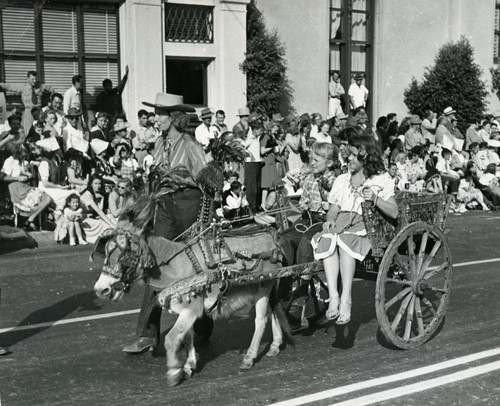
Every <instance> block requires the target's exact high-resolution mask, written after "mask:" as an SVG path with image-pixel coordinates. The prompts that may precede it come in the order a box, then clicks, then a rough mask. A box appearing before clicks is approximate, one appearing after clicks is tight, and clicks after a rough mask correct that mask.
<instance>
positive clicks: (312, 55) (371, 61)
mask: <svg viewBox="0 0 500 406" xmlns="http://www.w3.org/2000/svg"><path fill="white" fill-rule="evenodd" d="M257 6H258V7H259V9H260V10H261V11H262V13H263V15H264V16H265V18H266V22H267V25H268V27H269V28H271V29H276V30H277V31H278V33H279V34H280V37H281V40H282V41H283V43H284V45H285V46H286V49H287V60H288V67H289V77H290V79H291V81H292V82H293V83H292V86H293V88H294V91H295V93H294V96H295V107H296V109H297V111H299V112H303V111H308V112H313V111H318V112H320V113H322V114H326V113H327V111H328V81H329V75H330V74H331V73H332V72H333V71H339V72H340V73H341V83H342V84H343V86H344V88H345V89H346V91H347V89H348V87H349V85H350V84H351V83H352V81H353V80H352V79H353V77H354V75H355V74H357V73H363V74H365V83H364V84H365V85H366V86H367V88H368V89H369V90H370V97H369V102H368V109H369V112H370V116H371V117H372V121H375V120H376V117H379V116H381V115H386V114H388V113H390V112H395V113H397V114H398V115H399V117H402V116H405V115H407V114H408V111H407V108H406V106H405V104H404V98H403V92H404V89H405V88H406V87H407V86H408V85H409V83H410V81H411V79H412V77H415V78H417V79H418V80H420V79H421V78H422V75H423V73H424V68H425V67H426V66H430V65H432V64H433V61H434V57H435V55H436V53H437V51H438V50H439V48H440V47H441V46H442V45H443V44H445V43H447V42H449V41H457V40H459V39H460V37H461V36H462V35H464V36H465V37H466V38H468V39H469V40H470V42H471V44H472V46H473V48H474V51H475V61H476V63H478V64H479V65H480V66H481V68H482V69H483V80H484V81H485V82H486V86H487V89H488V90H489V91H491V75H490V72H489V69H490V68H491V67H494V66H495V64H496V63H498V56H499V52H498V47H499V41H498V38H499V35H500V18H499V1H498V0H497V1H496V0H481V1H475V0H419V1H414V0H294V1H293V2H290V1H286V0H257ZM488 102H489V106H488V109H489V110H490V111H493V110H496V109H498V108H499V107H500V102H499V100H498V98H497V97H496V95H494V94H491V95H490V97H489V98H488ZM347 104H348V103H346V105H347ZM346 107H347V106H346Z"/></svg>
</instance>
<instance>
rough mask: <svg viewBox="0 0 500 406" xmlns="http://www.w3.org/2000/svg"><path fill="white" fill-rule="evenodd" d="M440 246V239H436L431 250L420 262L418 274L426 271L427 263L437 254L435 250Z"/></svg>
mask: <svg viewBox="0 0 500 406" xmlns="http://www.w3.org/2000/svg"><path fill="white" fill-rule="evenodd" d="M440 247H441V240H437V241H436V242H435V243H434V246H433V247H432V250H431V252H430V254H429V256H428V257H427V258H426V259H425V261H424V262H423V263H422V266H421V267H420V270H419V276H420V275H422V274H423V273H424V272H426V271H427V267H428V266H429V264H430V263H431V261H432V260H433V259H434V257H435V256H436V254H437V252H438V250H439V248H440Z"/></svg>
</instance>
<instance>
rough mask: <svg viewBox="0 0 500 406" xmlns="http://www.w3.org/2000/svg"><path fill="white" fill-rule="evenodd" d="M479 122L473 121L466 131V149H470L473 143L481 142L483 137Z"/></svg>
mask: <svg viewBox="0 0 500 406" xmlns="http://www.w3.org/2000/svg"><path fill="white" fill-rule="evenodd" d="M479 128H480V124H479V123H472V124H471V125H470V126H469V128H468V129H467V131H466V133H465V149H466V150H470V148H471V145H472V144H473V143H477V144H479V143H481V142H483V139H482V138H481V136H480V135H479Z"/></svg>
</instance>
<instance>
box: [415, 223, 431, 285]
mask: <svg viewBox="0 0 500 406" xmlns="http://www.w3.org/2000/svg"><path fill="white" fill-rule="evenodd" d="M428 238H429V232H428V231H426V232H425V233H424V235H423V236H422V241H421V242H420V249H419V251H418V258H417V275H418V274H419V273H420V268H421V267H422V261H423V260H424V255H425V248H426V247H427V239H428Z"/></svg>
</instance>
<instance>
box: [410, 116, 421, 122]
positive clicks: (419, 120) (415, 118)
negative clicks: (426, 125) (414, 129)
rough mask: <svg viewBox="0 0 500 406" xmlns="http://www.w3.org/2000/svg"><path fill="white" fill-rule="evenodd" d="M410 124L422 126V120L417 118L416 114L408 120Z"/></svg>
mask: <svg viewBox="0 0 500 406" xmlns="http://www.w3.org/2000/svg"><path fill="white" fill-rule="evenodd" d="M410 124H422V120H421V119H420V117H419V116H417V115H416V114H414V115H413V116H411V118H410Z"/></svg>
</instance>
